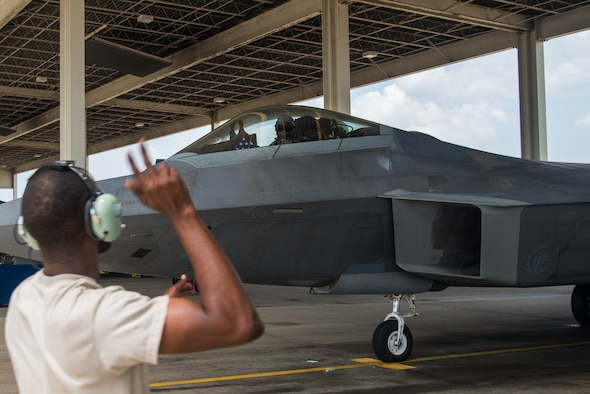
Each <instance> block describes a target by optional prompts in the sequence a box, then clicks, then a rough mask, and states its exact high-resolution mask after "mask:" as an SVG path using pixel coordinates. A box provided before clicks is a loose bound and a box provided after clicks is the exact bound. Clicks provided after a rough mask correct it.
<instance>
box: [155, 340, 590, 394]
mask: <svg viewBox="0 0 590 394" xmlns="http://www.w3.org/2000/svg"><path fill="white" fill-rule="evenodd" d="M588 345H590V341H585V342H572V343H559V344H553V345H540V346H530V347H517V348H507V349H497V350H485V351H481V352H470V353H456V354H447V355H441V356H431V357H419V358H413V359H410V360H408V361H407V362H408V363H411V364H413V363H420V362H425V361H438V360H449V359H454V358H466V357H477V356H490V355H496V354H506V353H519V352H531V351H536V350H547V349H557V348H564V347H575V346H588ZM351 361H354V362H356V363H357V364H349V365H334V366H329V367H316V368H302V369H287V370H283V371H271V372H260V373H250V374H242V375H227V376H214V377H209V378H198V379H187V380H177V381H171V382H155V383H151V384H150V387H169V386H182V385H188V384H199V383H212V382H224V381H230V380H242V379H255V378H267V377H275V376H285V375H296V374H303V373H313V372H331V371H338V370H344V369H354V368H367V367H380V368H386V369H393V370H398V371H399V370H406V369H412V368H416V367H414V366H412V365H408V364H405V363H403V364H402V363H385V362H383V361H380V360H377V359H374V358H368V357H367V358H355V359H352V360H351Z"/></svg>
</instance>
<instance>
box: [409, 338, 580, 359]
mask: <svg viewBox="0 0 590 394" xmlns="http://www.w3.org/2000/svg"><path fill="white" fill-rule="evenodd" d="M588 345H590V341H585V342H572V343H556V344H553V345H540V346H529V347H515V348H507V349H497V350H485V351H481V352H471V353H457V354H446V355H442V356H432V357H419V358H413V359H411V360H408V362H410V363H419V362H424V361H436V360H449V359H452V358H465V357H477V356H490V355H494V354H506V353H519V352H532V351H536V350H547V349H557V348H563V347H574V346H588Z"/></svg>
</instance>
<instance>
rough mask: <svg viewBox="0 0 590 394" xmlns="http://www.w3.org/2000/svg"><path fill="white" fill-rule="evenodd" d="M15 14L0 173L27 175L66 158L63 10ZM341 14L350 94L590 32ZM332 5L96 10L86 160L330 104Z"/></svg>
mask: <svg viewBox="0 0 590 394" xmlns="http://www.w3.org/2000/svg"><path fill="white" fill-rule="evenodd" d="M0 3H1V2H0ZM12 3H16V5H15V6H14V8H13V10H14V12H13V13H12V15H9V16H8V17H5V18H4V19H2V16H1V15H0V169H3V170H10V171H16V172H20V171H24V170H27V169H30V168H35V167H37V166H39V165H40V164H41V163H43V162H46V161H49V160H54V159H57V158H58V156H59V137H60V132H59V99H60V97H59V89H60V84H59V72H60V70H59V68H60V64H59V41H60V34H59V25H60V23H59V14H60V2H59V0H12ZM343 3H345V4H347V5H348V11H349V21H350V24H349V31H350V70H351V84H352V87H356V86H360V85H365V84H369V83H373V82H377V81H380V80H384V79H389V78H393V77H396V76H399V75H404V74H408V73H411V72H415V71H419V70H423V69H426V68H431V67H436V66H440V65H444V64H447V63H450V62H454V61H459V60H463V59H466V58H470V57H474V56H479V55H483V54H486V53H490V52H494V51H499V50H503V49H507V48H511V47H515V46H516V44H517V36H518V34H519V33H522V32H525V31H530V30H532V29H536V31H537V34H538V35H539V38H541V39H548V38H552V37H555V36H558V35H562V34H567V33H570V32H573V31H576V30H582V29H587V28H588V27H590V0H553V1H549V0H461V1H456V0H399V1H398V0H364V1H363V0H360V1H344V2H343ZM3 4H6V2H5V3H3ZM321 5H322V1H319V0H248V1H246V0H239V1H225V0H86V1H85V15H86V17H85V32H86V82H85V83H86V107H87V144H88V154H91V153H97V152H100V151H104V150H107V149H111V148H115V147H119V146H124V145H128V144H130V143H132V142H135V141H136V140H137V139H138V138H139V136H140V135H144V136H147V137H155V136H161V135H166V134H170V133H174V132H178V131H183V130H187V129H190V128H193V127H198V126H203V125H208V124H211V122H212V118H215V119H220V120H222V119H226V118H228V117H231V116H234V115H237V114H238V113H240V112H242V111H245V110H247V109H251V108H254V107H258V106H262V105H272V104H286V103H290V102H294V101H298V100H303V99H306V98H311V97H317V96H321V95H322V28H321ZM3 7H4V5H3ZM150 20H151V21H150ZM366 52H376V53H377V54H378V56H377V57H375V58H371V59H369V58H366V57H363V53H366ZM141 125H143V127H140V126H141Z"/></svg>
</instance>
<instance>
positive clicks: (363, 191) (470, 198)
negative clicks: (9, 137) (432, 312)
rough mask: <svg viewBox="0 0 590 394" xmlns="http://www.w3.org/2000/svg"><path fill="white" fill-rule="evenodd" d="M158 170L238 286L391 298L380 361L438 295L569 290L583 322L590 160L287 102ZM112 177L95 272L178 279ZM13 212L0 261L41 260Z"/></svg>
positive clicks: (1, 231)
mask: <svg viewBox="0 0 590 394" xmlns="http://www.w3.org/2000/svg"><path fill="white" fill-rule="evenodd" d="M165 161H166V163H167V164H168V165H169V166H172V167H175V168H177V169H178V170H179V172H180V173H181V175H182V177H183V178H184V180H185V181H186V182H187V184H188V187H189V189H190V192H191V195H192V198H193V202H194V206H195V208H196V209H197V210H198V211H199V212H200V214H201V215H202V217H203V219H204V220H205V221H206V222H207V224H208V226H209V227H210V229H211V231H212V232H213V234H214V235H215V236H216V237H217V239H218V240H219V242H220V243H221V245H222V246H223V248H224V249H225V250H226V252H227V253H228V255H229V256H230V258H231V259H232V261H233V263H234V264H235V266H236V268H237V270H238V272H239V273H240V275H241V277H242V279H243V281H244V282H246V283H256V284H271V285H287V286H305V287H310V289H312V290H313V291H316V292H320V291H322V292H330V293H349V294H350V293H355V294H360V293H364V294H367V293H369V294H371V293H375V294H385V295H388V297H389V298H390V299H391V301H392V310H391V312H390V313H388V314H387V315H386V316H385V319H384V321H383V322H382V323H381V324H379V325H378V326H377V328H376V330H375V332H374V335H373V340H372V344H373V350H374V352H375V354H376V356H377V357H378V358H379V359H381V360H383V361H388V362H399V361H403V360H405V359H407V358H408V357H409V355H410V354H411V351H412V347H413V339H412V335H411V332H410V330H409V329H408V326H407V325H406V324H405V321H406V318H407V317H409V316H413V315H416V305H415V298H414V294H416V293H422V292H427V291H437V290H443V289H444V288H446V287H448V286H507V287H508V286H509V287H530V286H552V285H576V286H575V288H574V291H573V294H572V299H571V307H572V311H573V314H574V316H575V318H576V319H577V320H578V321H579V322H580V323H581V324H583V325H589V324H590V301H589V300H590V165H586V164H567V163H552V162H538V161H531V160H523V159H518V158H513V157H507V156H501V155H497V154H491V153H486V152H482V151H478V150H474V149H469V148H465V147H461V146H458V145H454V144H450V143H446V142H443V141H440V140H438V139H436V138H434V137H431V136H429V135H426V134H423V133H419V132H408V131H403V130H400V129H397V128H394V127H389V126H386V125H382V124H377V123H373V122H370V121H366V120H362V119H359V118H355V117H351V116H348V115H344V114H340V113H335V112H330V111H326V110H321V109H317V108H308V107H299V106H274V107H268V108H262V109H258V110H252V111H248V112H246V113H243V114H241V115H239V116H238V117H236V118H235V119H232V120H230V121H228V122H226V123H225V124H223V125H222V126H220V127H218V128H217V129H215V130H213V131H212V132H211V133H209V134H207V135H206V136H204V137H202V138H200V139H198V140H197V141H196V142H194V143H193V144H191V145H190V146H187V147H186V148H184V149H182V150H181V151H180V152H178V153H177V154H175V155H173V156H171V157H170V158H168V159H166V160H165ZM124 180H125V177H121V178H115V179H110V180H104V181H101V182H99V187H100V188H101V189H102V190H103V191H104V192H105V193H111V194H113V195H115V196H116V197H117V198H118V200H119V201H120V202H121V205H122V211H123V215H124V218H123V219H124V223H125V228H123V229H122V232H121V235H120V237H119V239H117V240H116V241H115V242H114V243H113V245H112V248H111V249H110V250H109V251H108V252H107V253H105V254H102V255H100V256H99V258H100V264H101V269H103V270H107V271H113V272H126V273H136V274H145V275H155V276H170V277H176V276H179V275H180V274H181V273H187V274H189V276H190V273H191V265H190V264H189V262H188V259H187V256H186V254H185V253H184V251H183V249H182V247H181V245H180V243H179V241H178V239H177V237H176V236H175V234H174V231H173V229H172V228H171V226H170V224H169V223H168V221H167V219H166V218H165V217H164V216H162V215H161V214H158V213H157V212H154V211H151V210H150V209H148V208H146V207H144V206H143V205H142V204H140V203H139V202H138V200H137V198H136V197H135V196H134V195H133V193H132V192H131V191H129V190H126V189H125V188H124V186H123V183H124ZM19 213H20V201H19V200H15V201H11V202H8V203H5V204H1V205H0V252H3V253H6V254H9V255H13V256H19V257H21V258H28V259H32V260H40V255H39V253H38V252H36V251H33V250H30V249H29V248H28V247H26V246H23V245H20V244H19V243H18V242H15V238H18V237H17V236H15V235H14V233H15V223H16V222H17V218H18V216H19ZM21 243H22V242H21ZM406 304H407V306H406ZM402 306H404V307H403V311H402ZM406 309H407V310H406Z"/></svg>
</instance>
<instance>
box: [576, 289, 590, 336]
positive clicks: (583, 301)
mask: <svg viewBox="0 0 590 394" xmlns="http://www.w3.org/2000/svg"><path fill="white" fill-rule="evenodd" d="M572 313H573V314H574V317H575V318H576V320H577V321H578V323H580V325H582V326H590V284H580V285H576V286H575V287H574V291H573V292H572Z"/></svg>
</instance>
